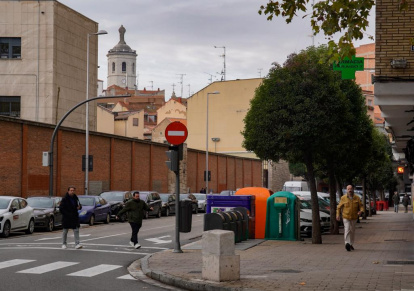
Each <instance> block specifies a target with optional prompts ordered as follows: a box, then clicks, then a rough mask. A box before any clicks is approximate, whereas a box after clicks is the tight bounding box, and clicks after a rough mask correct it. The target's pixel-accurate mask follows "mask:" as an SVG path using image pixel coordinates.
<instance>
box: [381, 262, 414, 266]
mask: <svg viewBox="0 0 414 291" xmlns="http://www.w3.org/2000/svg"><path fill="white" fill-rule="evenodd" d="M387 264H388V265H414V261H387Z"/></svg>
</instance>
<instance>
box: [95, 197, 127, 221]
mask: <svg viewBox="0 0 414 291" xmlns="http://www.w3.org/2000/svg"><path fill="white" fill-rule="evenodd" d="M99 196H100V197H102V198H103V199H105V201H106V202H108V203H109V205H110V206H111V219H113V220H115V217H116V216H117V214H118V212H119V211H121V210H122V209H123V208H124V205H125V202H127V201H128V200H129V199H131V198H132V193H131V192H130V191H108V192H103V193H101V194H99ZM126 218H127V214H126V213H124V214H122V215H121V217H119V220H120V221H121V222H124V221H126Z"/></svg>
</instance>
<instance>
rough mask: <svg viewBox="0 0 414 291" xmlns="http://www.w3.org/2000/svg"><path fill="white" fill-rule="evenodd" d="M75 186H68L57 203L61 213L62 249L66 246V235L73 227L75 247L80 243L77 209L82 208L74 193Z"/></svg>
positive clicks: (79, 245) (80, 246)
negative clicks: (63, 195)
mask: <svg viewBox="0 0 414 291" xmlns="http://www.w3.org/2000/svg"><path fill="white" fill-rule="evenodd" d="M75 190H76V188H75V187H72V186H71V187H69V188H68V192H66V194H65V197H63V198H62V201H61V202H60V205H59V210H60V212H61V213H62V227H63V233H62V239H63V244H62V249H66V248H67V242H66V241H67V236H68V231H69V229H73V233H74V236H75V244H76V245H75V248H76V249H80V248H82V245H81V244H80V241H79V227H80V223H79V213H78V210H81V209H82V205H81V204H80V202H79V199H78V196H76V194H75Z"/></svg>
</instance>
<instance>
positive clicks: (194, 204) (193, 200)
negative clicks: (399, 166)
mask: <svg viewBox="0 0 414 291" xmlns="http://www.w3.org/2000/svg"><path fill="white" fill-rule="evenodd" d="M180 200H189V201H191V208H192V209H193V213H195V214H197V213H198V200H197V198H196V197H195V196H194V194H191V193H190V194H180Z"/></svg>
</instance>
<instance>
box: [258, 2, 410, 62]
mask: <svg viewBox="0 0 414 291" xmlns="http://www.w3.org/2000/svg"><path fill="white" fill-rule="evenodd" d="M410 2H411V1H410V0H401V1H400V3H399V9H400V10H408V8H409V5H410ZM374 5H375V1H374V0H358V1H348V0H326V1H319V2H317V3H316V4H314V5H312V7H311V8H309V0H269V2H268V3H267V4H266V5H262V6H260V10H259V14H264V15H267V19H268V20H272V19H273V17H274V16H276V17H278V16H282V17H284V18H286V23H290V22H291V21H292V19H293V18H294V17H297V13H298V12H305V13H306V12H308V10H310V18H311V20H310V22H311V27H312V30H313V33H314V35H317V34H318V33H320V32H321V31H323V33H324V34H325V36H327V38H328V40H329V42H328V46H329V54H330V58H331V60H338V59H343V57H345V56H348V57H351V56H352V55H355V48H354V46H353V41H355V40H359V39H362V38H363V36H364V33H365V32H366V29H367V27H368V24H369V22H368V16H369V13H370V11H371V9H372V7H373V6H374ZM337 33H338V34H339V35H340V38H339V40H338V42H335V41H334V40H333V39H332V38H333V36H334V35H335V34H337ZM369 38H370V39H373V37H372V36H369Z"/></svg>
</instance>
